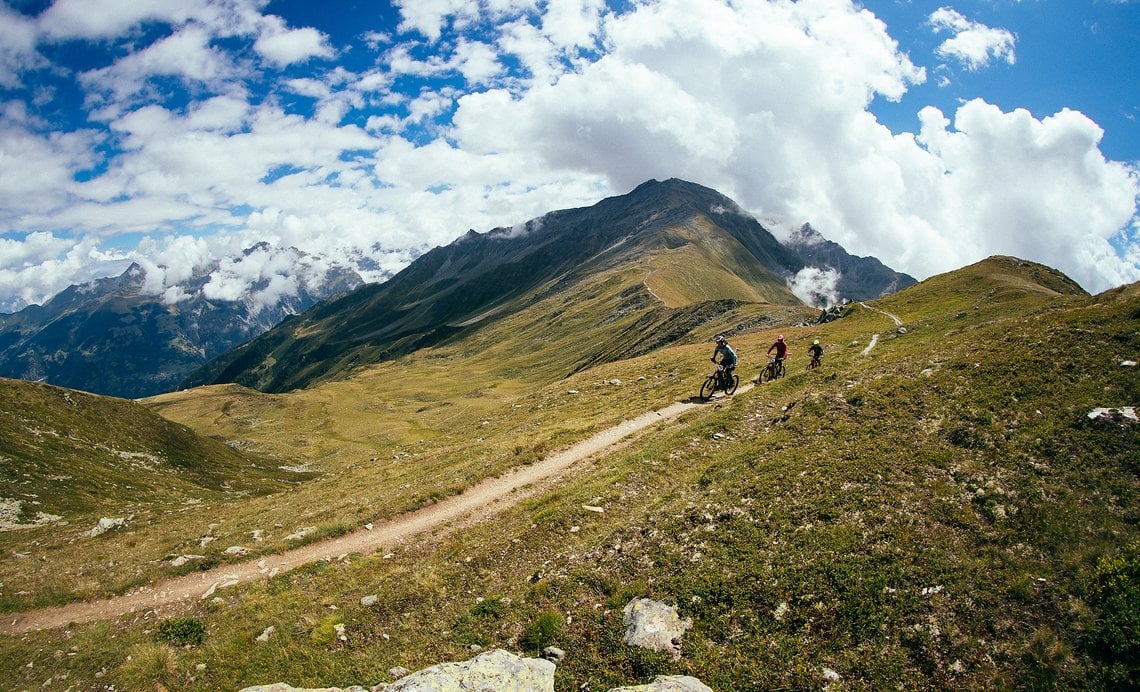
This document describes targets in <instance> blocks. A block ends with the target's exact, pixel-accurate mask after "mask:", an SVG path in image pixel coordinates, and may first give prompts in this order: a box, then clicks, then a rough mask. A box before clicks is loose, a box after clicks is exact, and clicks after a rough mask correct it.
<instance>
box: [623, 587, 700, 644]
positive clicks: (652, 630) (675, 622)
mask: <svg viewBox="0 0 1140 692" xmlns="http://www.w3.org/2000/svg"><path fill="white" fill-rule="evenodd" d="M623 612H624V615H625V617H624V622H625V626H626V630H625V636H624V637H623V638H622V641H624V642H625V643H626V644H629V645H630V646H639V647H641V648H644V649H652V650H653V651H667V652H669V654H670V655H672V657H673V658H674V659H679V658H680V657H681V635H683V634H684V633H685V630H687V629H689V628H690V627H692V626H693V621H692V620H691V619H686V620H681V618H680V616H679V615H677V609H676V608H674V607H673V606H671V605H667V604H665V603H662V602H660V601H653V600H650V599H648V598H635V599H634V600H632V601H630V602H629V603H627V604H626V606H625V609H624V611H623Z"/></svg>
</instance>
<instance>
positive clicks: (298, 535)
mask: <svg viewBox="0 0 1140 692" xmlns="http://www.w3.org/2000/svg"><path fill="white" fill-rule="evenodd" d="M314 530H316V527H315V526H306V527H305V528H303V529H297V530H296V531H294V532H293V533H291V534H289V535H288V536H286V537H285V540H287V541H299V540H301V539H302V538H304V537H305V536H308V535H309V534H310V533H312V532H313V531H314Z"/></svg>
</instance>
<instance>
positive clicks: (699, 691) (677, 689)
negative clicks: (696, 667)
mask: <svg viewBox="0 0 1140 692" xmlns="http://www.w3.org/2000/svg"><path fill="white" fill-rule="evenodd" d="M610 692H712V688H711V687H709V686H708V685H706V684H704V683H703V682H701V681H700V680H698V679H696V678H694V677H692V676H689V675H658V676H657V677H655V678H653V682H651V683H649V684H648V685H635V686H632V687H615V688H613V689H612V690H610Z"/></svg>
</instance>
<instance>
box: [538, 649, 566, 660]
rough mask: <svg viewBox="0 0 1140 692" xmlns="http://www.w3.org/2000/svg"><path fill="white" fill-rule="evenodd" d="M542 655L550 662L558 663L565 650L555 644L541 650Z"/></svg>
mask: <svg viewBox="0 0 1140 692" xmlns="http://www.w3.org/2000/svg"><path fill="white" fill-rule="evenodd" d="M542 657H543V658H545V659H546V660H548V661H550V662H552V663H558V662H560V661H561V660H562V659H564V658H566V652H565V651H563V650H562V649H559V648H558V647H557V646H548V647H546V648H545V649H543V650H542Z"/></svg>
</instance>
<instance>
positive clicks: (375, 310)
mask: <svg viewBox="0 0 1140 692" xmlns="http://www.w3.org/2000/svg"><path fill="white" fill-rule="evenodd" d="M805 266H806V262H805V260H804V258H803V257H801V256H800V255H799V254H798V253H797V252H796V251H795V250H794V249H792V248H789V247H786V246H784V245H782V244H781V243H780V242H779V241H777V240H776V238H775V237H773V235H772V234H771V233H770V232H769V231H768V230H767V229H765V228H764V227H763V226H762V225H760V224H759V223H758V222H757V221H756V220H755V219H754V218H752V217H751V216H749V215H747V214H745V213H742V212H741V211H740V209H739V207H738V206H737V205H736V203H735V202H733V201H732V200H730V199H728V198H727V197H725V196H723V195H721V194H720V193H718V192H716V191H714V190H711V189H709V188H705V187H702V186H700V185H695V184H693V183H688V182H684V181H681V180H676V179H673V180H667V181H664V182H658V181H649V182H647V183H644V184H642V185H640V186H639V187H638V188H637V189H635V190H634V191H632V192H630V193H629V194H627V195H622V196H619V197H611V198H607V199H605V200H602V201H601V202H599V203H598V204H595V205H593V206H591V207H586V208H580V209H569V210H562V211H555V212H551V213H549V214H547V215H545V216H543V217H541V218H538V219H533V220H531V221H529V222H527V223H526V224H524V225H521V226H516V227H513V228H498V229H495V230H492V231H490V232H488V233H486V234H479V233H476V232H474V231H470V232H468V233H467V234H466V235H464V236H463V237H461V238H459V239H458V240H456V241H455V242H453V243H452V244H450V245H448V246H446V247H440V248H436V249H434V250H432V251H430V252H428V253H426V254H424V255H423V256H422V257H420V258H419V259H417V260H416V261H415V262H413V263H412V264H411V265H409V266H408V267H407V268H406V269H404V270H403V271H402V272H400V273H399V274H397V275H396V276H394V277H393V278H392V279H390V280H389V281H387V282H385V283H383V284H380V285H370V286H365V287H363V288H361V289H359V290H357V291H355V292H353V293H351V294H349V295H347V296H344V297H342V298H340V299H338V300H335V301H329V302H326V303H324V304H321V305H319V306H316V307H315V308H313V309H311V310H309V311H308V312H306V313H305V314H303V315H300V316H297V317H295V318H292V319H289V320H286V321H285V322H283V323H282V324H281V325H279V326H278V327H277V328H275V329H273V330H271V331H270V332H268V333H266V334H264V335H262V336H261V337H258V338H257V339H254V340H252V341H251V342H250V343H248V344H246V345H244V346H242V347H241V348H239V349H237V350H235V351H233V352H231V353H227V354H225V355H224V356H222V357H220V358H218V359H216V360H215V361H213V362H211V363H209V364H208V365H207V366H206V367H204V368H203V369H201V370H200V371H198V372H196V373H194V374H193V375H191V376H190V378H189V379H188V380H187V381H186V382H185V383H184V384H185V385H187V386H193V385H200V384H208V383H221V382H237V383H240V384H243V385H246V386H250V387H254V388H257V389H262V390H265V391H285V390H290V389H295V388H298V387H303V386H306V385H307V384H309V383H312V382H314V381H318V380H323V379H327V378H330V377H335V376H336V375H337V373H343V372H345V371H346V370H347V369H348V368H350V367H352V366H353V365H355V364H356V363H360V362H369V361H374V360H383V359H388V358H394V357H398V356H400V355H404V354H407V353H411V352H413V351H415V350H417V349H420V348H424V347H429V346H437V345H441V344H445V343H449V342H452V341H454V340H455V339H457V338H460V337H462V336H464V335H467V334H470V333H472V331H474V330H476V329H480V328H483V327H485V326H487V325H488V324H489V323H491V322H494V321H495V320H499V319H503V318H505V317H507V316H510V315H513V314H517V313H519V312H520V311H524V310H527V309H529V308H531V307H532V306H536V305H538V304H539V303H542V302H543V301H548V300H550V299H551V298H552V297H554V296H562V297H563V299H564V300H565V302H567V303H570V302H573V301H575V300H577V299H578V298H579V297H580V295H579V292H580V291H582V290H584V287H586V286H591V287H594V288H592V289H591V290H595V291H609V292H612V293H613V294H614V295H615V296H618V295H620V296H622V304H623V305H625V306H626V308H625V309H626V311H627V314H632V313H636V314H638V315H641V316H643V317H645V318H646V320H647V321H648V323H652V324H655V325H664V324H668V325H669V331H668V333H669V334H670V336H669V338H668V339H665V340H662V339H661V338H658V337H659V336H660V334H656V333H653V332H652V331H651V330H648V329H643V331H641V332H640V333H639V334H638V335H630V336H635V338H637V340H639V341H640V340H642V339H645V340H648V341H649V342H651V343H653V344H654V346H655V347H657V346H663V345H667V344H668V343H672V342H675V341H676V340H677V339H679V338H681V337H684V336H686V335H688V334H689V333H690V332H691V331H692V329H693V328H694V327H696V326H697V325H698V324H701V323H702V322H703V321H707V319H708V313H709V312H717V311H723V310H724V306H722V307H720V308H716V307H715V304H716V303H717V301H730V302H732V301H735V302H746V303H761V304H769V305H774V306H792V305H795V306H802V303H801V301H800V300H799V299H798V298H796V296H795V295H794V294H793V293H792V292H791V290H790V289H789V288H788V279H789V278H790V277H792V276H794V275H795V274H796V273H797V272H799V271H800V270H801V269H803V268H804V267H805ZM851 266H853V267H855V271H858V267H859V265H851ZM880 266H881V265H880ZM887 272H888V273H887V274H884V275H881V276H879V277H878V278H876V279H869V280H868V281H867V282H866V283H868V284H869V285H870V288H869V289H868V291H867V292H861V293H859V294H852V295H850V296H847V297H851V298H856V299H858V298H866V297H877V296H879V295H881V294H883V293H884V292H887V291H888V290H889V287H891V286H898V285H905V284H906V280H907V279H909V277H905V275H900V274H897V273H895V272H890V271H889V270H887ZM601 277H609V278H610V279H612V280H610V281H608V282H605V281H601ZM599 281H601V283H602V285H603V286H604V287H602V288H597V284H598V283H599ZM910 282H913V279H910ZM544 304H547V303H544ZM645 326H646V325H643V327H645ZM616 335H617V333H616V332H614V333H606V332H604V331H601V332H593V333H591V334H590V338H594V339H602V340H605V339H607V338H609V337H614V336H616ZM585 336H586V335H585V334H583V337H585ZM635 353H636V351H614V350H611V351H609V352H606V353H605V354H602V353H595V354H593V355H592V356H590V357H587V358H584V359H583V360H582V361H581V362H579V363H577V365H576V366H575V367H584V366H585V365H587V364H596V363H597V362H602V361H604V360H609V359H614V358H619V357H628V356H629V355H632V354H635Z"/></svg>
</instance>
